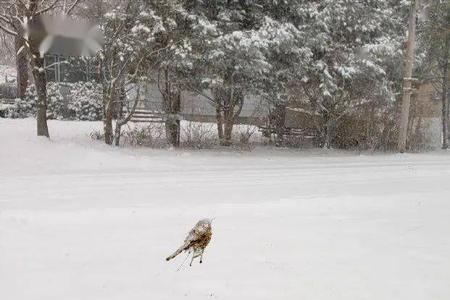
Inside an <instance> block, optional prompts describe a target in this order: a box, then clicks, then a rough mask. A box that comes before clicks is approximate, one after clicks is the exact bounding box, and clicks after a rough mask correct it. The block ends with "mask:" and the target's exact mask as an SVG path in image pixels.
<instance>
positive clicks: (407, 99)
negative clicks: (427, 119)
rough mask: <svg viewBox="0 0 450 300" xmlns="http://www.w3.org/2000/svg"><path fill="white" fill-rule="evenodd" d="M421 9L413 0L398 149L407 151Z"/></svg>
mask: <svg viewBox="0 0 450 300" xmlns="http://www.w3.org/2000/svg"><path fill="white" fill-rule="evenodd" d="M418 9H419V0H413V4H412V7H411V13H410V15H409V27H408V44H407V46H406V58H405V72H404V75H403V99H402V111H401V115H400V126H399V129H400V132H399V136H398V151H399V152H400V153H403V152H405V151H406V142H407V139H408V121H409V109H410V106H411V94H412V72H413V67H414V51H415V46H416V18H417V11H418Z"/></svg>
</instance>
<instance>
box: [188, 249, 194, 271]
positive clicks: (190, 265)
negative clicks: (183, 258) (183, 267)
mask: <svg viewBox="0 0 450 300" xmlns="http://www.w3.org/2000/svg"><path fill="white" fill-rule="evenodd" d="M194 258H195V251H194V253H192V258H191V263H190V264H189V267H192V262H193V261H194Z"/></svg>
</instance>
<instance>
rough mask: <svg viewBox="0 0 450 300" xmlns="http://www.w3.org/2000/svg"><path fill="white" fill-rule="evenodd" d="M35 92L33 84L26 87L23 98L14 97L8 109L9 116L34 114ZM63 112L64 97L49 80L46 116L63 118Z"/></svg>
mask: <svg viewBox="0 0 450 300" xmlns="http://www.w3.org/2000/svg"><path fill="white" fill-rule="evenodd" d="M36 111H37V93H36V87H35V85H34V84H32V85H30V86H29V87H28V88H27V92H26V95H25V99H16V102H15V104H14V106H13V107H11V108H10V109H9V112H8V117H10V118H28V117H33V116H35V115H36ZM64 113H65V104H64V98H63V96H62V95H61V93H60V90H59V86H58V84H56V83H53V82H50V83H48V84H47V117H48V118H49V119H60V120H61V119H63V118H64Z"/></svg>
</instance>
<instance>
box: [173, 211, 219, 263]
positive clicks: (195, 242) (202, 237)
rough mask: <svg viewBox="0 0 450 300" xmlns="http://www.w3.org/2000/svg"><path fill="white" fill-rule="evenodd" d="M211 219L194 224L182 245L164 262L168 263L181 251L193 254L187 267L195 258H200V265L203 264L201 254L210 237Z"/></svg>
mask: <svg viewBox="0 0 450 300" xmlns="http://www.w3.org/2000/svg"><path fill="white" fill-rule="evenodd" d="M212 221H213V219H202V220H200V221H198V222H197V224H195V226H194V227H193V228H192V229H191V231H189V234H188V235H187V237H186V238H185V239H184V243H183V245H182V246H181V247H180V248H178V249H177V250H176V251H175V252H174V253H173V254H172V255H170V256H168V257H167V258H166V261H169V260H171V259H173V258H175V257H176V256H177V255H178V254H180V253H181V252H183V251H189V253H191V252H193V254H192V258H191V263H190V264H189V266H192V262H193V261H194V259H195V258H197V257H200V263H202V262H203V252H205V248H206V246H208V244H209V242H210V241H211V237H212V227H211V224H212Z"/></svg>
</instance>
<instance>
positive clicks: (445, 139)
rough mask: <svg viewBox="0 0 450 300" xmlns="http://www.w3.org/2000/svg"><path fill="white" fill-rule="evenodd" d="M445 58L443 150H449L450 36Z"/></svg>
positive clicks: (448, 36) (449, 35) (449, 36)
mask: <svg viewBox="0 0 450 300" xmlns="http://www.w3.org/2000/svg"><path fill="white" fill-rule="evenodd" d="M444 49H445V56H444V64H443V71H444V76H443V78H442V80H443V81H442V95H441V96H442V149H448V146H449V145H448V118H449V116H448V113H449V103H448V101H449V99H448V79H449V78H448V77H449V74H448V71H449V70H448V67H449V55H450V52H449V51H450V34H447V35H446V38H445V48H444Z"/></svg>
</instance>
